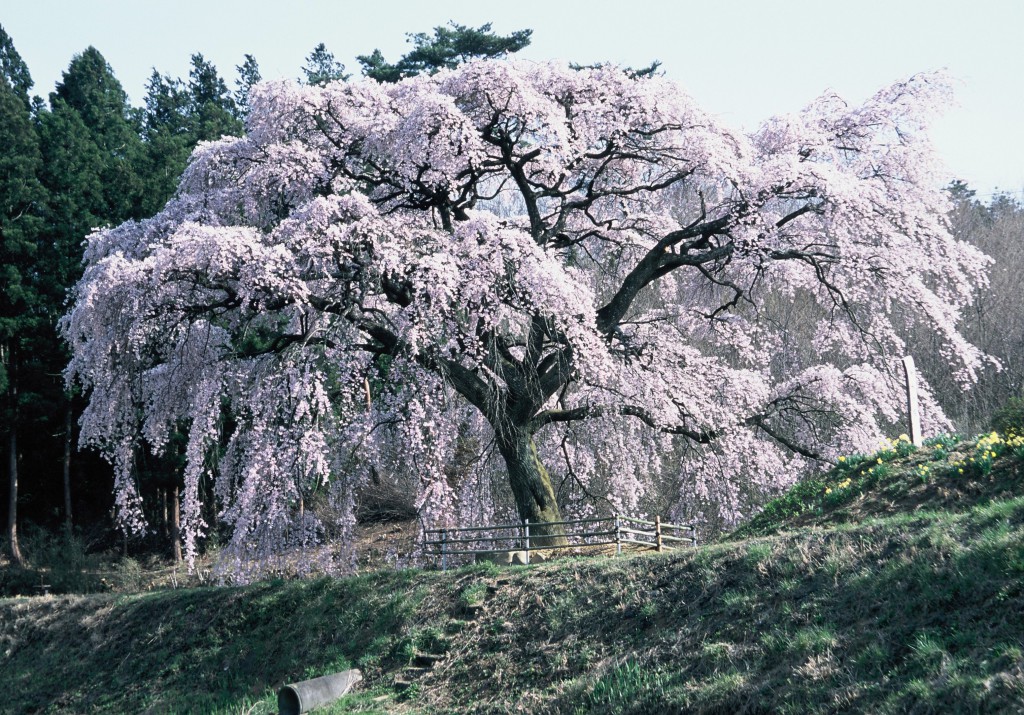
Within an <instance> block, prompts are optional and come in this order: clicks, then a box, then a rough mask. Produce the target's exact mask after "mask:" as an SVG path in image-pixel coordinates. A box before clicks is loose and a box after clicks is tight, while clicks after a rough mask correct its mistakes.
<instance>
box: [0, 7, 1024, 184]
mask: <svg viewBox="0 0 1024 715" xmlns="http://www.w3.org/2000/svg"><path fill="white" fill-rule="evenodd" d="M449 20H454V21H456V22H459V23H461V24H464V25H473V26H476V25H479V24H482V23H484V22H488V21H491V22H493V23H494V29H495V30H496V31H498V32H502V33H507V32H511V31H513V30H518V29H522V28H532V29H533V31H534V36H533V44H532V45H531V46H530V47H529V48H527V49H526V50H525V51H524V52H523V53H521V54H522V55H523V56H526V57H528V58H531V59H537V60H545V59H556V58H557V59H566V60H572V61H576V62H581V63H589V62H599V61H612V62H618V63H623V64H628V65H632V66H643V65H646V64H648V63H649V62H650V61H651V60H653V59H659V60H661V61H662V62H663V63H664V64H663V68H664V70H665V71H666V73H667V74H668V75H669V76H670V77H671V78H673V79H675V80H676V81H678V82H679V83H680V84H681V85H682V86H683V87H684V88H685V89H686V90H687V91H688V92H689V93H690V94H691V95H692V96H693V97H695V98H696V99H697V100H698V101H700V102H701V103H702V105H703V106H704V107H705V108H707V109H708V110H710V111H712V112H714V113H716V114H718V115H719V116H720V117H722V118H723V119H724V120H725V121H727V122H729V123H731V124H733V125H735V126H738V127H746V128H753V127H754V126H756V125H757V123H758V122H759V121H760V120H762V119H764V118H766V117H768V116H770V115H772V114H776V113H783V112H788V111H793V110H796V109H799V108H800V107H801V106H803V105H804V104H805V103H806V102H808V101H810V100H811V99H813V98H814V97H816V96H817V95H818V94H820V93H821V92H822V91H824V90H825V89H827V88H832V89H834V90H836V91H838V92H839V93H840V94H841V95H843V96H844V97H846V98H848V99H850V100H853V101H858V100H861V99H863V98H864V97H866V96H868V95H869V94H871V93H872V92H874V91H875V90H877V89H879V88H880V87H882V86H884V85H886V84H888V83H890V82H892V81H894V80H897V79H902V78H904V77H907V76H909V75H911V74H913V73H915V72H919V71H924V70H933V69H939V68H947V69H948V70H949V71H950V72H951V73H952V74H953V75H954V76H955V77H957V78H958V79H959V80H960V82H961V85H960V87H959V89H958V101H959V106H957V107H953V108H951V109H950V111H949V113H948V115H947V116H946V117H944V118H943V119H942V120H940V122H939V123H938V124H937V125H936V127H935V130H934V133H933V136H934V137H935V140H936V144H937V145H938V147H939V149H940V151H941V153H942V154H943V156H944V157H945V159H946V162H947V164H948V165H949V167H950V173H951V176H954V175H955V176H958V177H961V178H964V179H966V180H967V181H968V182H969V183H970V184H971V185H972V186H974V187H975V188H976V189H977V190H978V192H979V193H980V194H988V193H991V192H992V191H993V190H994V189H995V188H996V187H999V188H1000V189H1003V190H1009V191H1012V192H1013V193H1015V194H1018V195H1020V194H1021V192H1022V191H1024V0H970V2H968V1H967V0H930V1H925V0H884V1H883V0H856V2H850V1H849V0H844V1H842V2H835V1H833V0H816V1H812V0H761V1H758V0H720V1H716V0H699V1H694V0H675V1H674V2H667V1H666V2H662V1H660V0H646V1H645V2H612V1H606V0H589V1H587V2H579V1H572V2H557V1H556V0H516V2H506V3H497V2H487V3H484V2H480V1H479V0H475V1H471V2H470V1H462V0H450V1H446V2H411V1H406V0H390V1H388V0H383V1H382V2H380V3H377V4H373V3H370V2H342V1H340V0H333V1H331V0H291V1H290V2H287V3H272V2H263V1H262V0H247V1H244V2H243V1H238V0H205V1H198V0H163V1H162V2H156V3H154V2H147V1H145V0H64V1H59V0H4V7H2V9H0V24H2V25H3V27H4V29H5V30H7V32H8V34H10V35H11V36H12V37H13V39H14V42H15V46H16V47H17V49H18V51H19V52H20V53H21V55H22V56H23V57H24V58H25V61H26V62H27V63H28V65H29V69H30V70H31V71H32V76H33V78H34V79H35V81H36V87H35V92H36V93H38V94H40V95H44V96H45V95H46V94H48V93H49V92H50V91H51V90H52V89H53V86H54V84H55V83H56V82H57V81H58V80H59V79H60V75H61V72H62V70H64V69H65V68H66V67H67V65H68V63H69V62H70V60H71V57H72V55H73V54H75V53H77V52H80V51H81V50H83V49H85V48H86V47H87V46H89V45H94V46H95V47H96V48H97V49H99V50H100V52H102V53H103V55H104V56H105V57H106V58H107V61H108V62H110V64H111V66H112V67H113V68H114V71H115V73H116V75H117V77H118V78H119V79H120V80H121V82H122V84H123V85H124V87H125V89H126V90H127V92H128V94H129V96H130V97H131V100H132V102H133V103H135V104H139V103H141V101H142V97H143V94H144V84H145V81H146V79H147V78H148V76H149V74H150V72H151V70H152V68H153V67H156V68H157V69H158V70H160V71H161V72H164V73H169V74H171V75H174V76H182V77H184V76H187V73H188V65H189V57H190V55H191V54H192V53H193V52H202V53H203V54H204V55H205V56H206V57H207V58H208V59H210V60H211V61H213V62H214V63H215V64H216V65H217V67H218V69H219V70H220V72H221V74H222V75H223V76H224V77H225V78H226V79H227V81H228V84H229V85H230V86H232V87H233V86H234V85H233V83H234V78H235V66H236V65H238V64H240V63H241V62H242V59H243V55H244V54H245V53H250V54H253V55H255V56H256V59H257V60H258V61H259V64H260V68H261V70H262V72H263V75H264V77H265V78H274V77H282V76H286V77H297V76H299V74H300V68H301V66H302V65H303V63H304V58H305V56H306V55H308V54H309V52H310V51H311V50H312V48H313V47H314V46H315V45H316V44H317V43H319V42H324V43H326V45H327V48H328V49H329V50H331V51H332V52H334V54H335V56H336V57H337V58H338V59H339V60H341V61H342V62H344V63H345V64H346V65H347V66H348V68H349V69H350V70H351V71H353V72H354V73H355V74H358V72H357V63H356V62H355V59H354V57H355V55H357V54H368V53H369V52H370V51H372V50H373V49H374V48H375V47H379V48H380V49H381V50H382V51H383V52H384V54H385V56H386V57H387V58H388V59H392V60H394V59H397V58H398V57H399V56H400V55H401V54H402V53H403V52H404V51H406V49H407V47H408V45H407V44H406V42H405V33H407V32H418V31H429V30H430V29H431V28H432V27H434V26H436V25H441V24H444V23H446V22H447V21H449Z"/></svg>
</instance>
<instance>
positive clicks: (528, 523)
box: [523, 519, 530, 566]
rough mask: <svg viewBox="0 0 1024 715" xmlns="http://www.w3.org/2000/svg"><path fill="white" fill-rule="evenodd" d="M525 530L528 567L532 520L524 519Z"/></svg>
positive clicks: (527, 562) (528, 563)
mask: <svg viewBox="0 0 1024 715" xmlns="http://www.w3.org/2000/svg"><path fill="white" fill-rule="evenodd" d="M523 528H524V529H525V531H526V565H527V566H529V565H530V520H529V519H523Z"/></svg>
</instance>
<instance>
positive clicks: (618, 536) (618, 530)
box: [612, 513, 622, 556]
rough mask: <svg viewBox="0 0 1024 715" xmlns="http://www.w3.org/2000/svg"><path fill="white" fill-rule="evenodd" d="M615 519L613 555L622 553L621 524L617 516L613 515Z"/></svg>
mask: <svg viewBox="0 0 1024 715" xmlns="http://www.w3.org/2000/svg"><path fill="white" fill-rule="evenodd" d="M612 516H613V517H614V518H615V555H616V556H618V555H619V554H621V553H622V524H621V522H619V515H618V514H617V513H616V514H613V515H612Z"/></svg>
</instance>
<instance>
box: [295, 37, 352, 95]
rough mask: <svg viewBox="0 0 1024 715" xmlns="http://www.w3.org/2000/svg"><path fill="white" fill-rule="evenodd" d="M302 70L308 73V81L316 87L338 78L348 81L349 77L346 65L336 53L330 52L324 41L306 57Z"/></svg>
mask: <svg viewBox="0 0 1024 715" xmlns="http://www.w3.org/2000/svg"><path fill="white" fill-rule="evenodd" d="M302 71H303V73H305V75H306V83H307V84H311V85H313V86H315V87H323V86H324V85H325V84H327V83H328V82H334V81H336V80H341V81H342V82H346V81H348V78H349V75H347V74H345V65H343V64H341V63H340V62H338V61H337V60H335V59H334V54H333V53H331V52H328V51H327V47H325V46H324V43H322V42H321V43H320V44H319V45H317V46H316V47H314V48H313V51H312V52H311V53H310V54H309V56H308V57H306V65H305V66H304V67H303V68H302Z"/></svg>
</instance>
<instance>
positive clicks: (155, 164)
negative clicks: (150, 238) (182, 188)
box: [142, 70, 196, 216]
mask: <svg viewBox="0 0 1024 715" xmlns="http://www.w3.org/2000/svg"><path fill="white" fill-rule="evenodd" d="M146 90H147V91H146V104H145V109H144V110H143V119H142V135H143V138H144V139H145V150H144V155H145V159H144V164H143V168H142V174H143V176H144V181H145V187H146V188H145V191H144V192H143V201H142V213H143V215H144V216H151V215H153V214H155V213H156V212H157V211H159V210H160V209H161V208H162V207H163V205H164V204H165V203H166V202H167V199H169V198H170V197H171V195H172V194H173V193H174V189H175V187H177V185H178V179H179V178H180V177H181V172H182V171H184V169H185V164H186V163H187V162H188V157H189V154H190V153H191V152H192V148H193V147H194V146H195V144H196V139H195V138H194V137H193V134H192V129H191V120H190V97H189V92H188V87H187V86H186V85H185V83H184V82H182V81H181V80H180V79H176V78H173V77H170V76H169V75H161V74H160V73H159V72H157V71H156V70H153V74H152V75H151V76H150V78H149V82H147V83H146Z"/></svg>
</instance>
